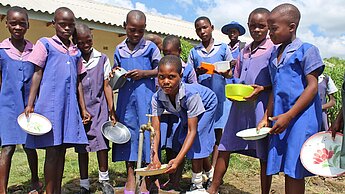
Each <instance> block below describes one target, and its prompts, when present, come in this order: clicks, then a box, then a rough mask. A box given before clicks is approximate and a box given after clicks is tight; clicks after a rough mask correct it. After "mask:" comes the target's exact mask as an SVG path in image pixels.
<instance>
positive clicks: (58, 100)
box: [26, 36, 88, 148]
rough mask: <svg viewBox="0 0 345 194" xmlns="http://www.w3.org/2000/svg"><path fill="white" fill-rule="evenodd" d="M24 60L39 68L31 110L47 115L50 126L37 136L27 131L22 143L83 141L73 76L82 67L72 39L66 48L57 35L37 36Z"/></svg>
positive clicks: (30, 145)
mask: <svg viewBox="0 0 345 194" xmlns="http://www.w3.org/2000/svg"><path fill="white" fill-rule="evenodd" d="M28 61H30V62H31V63H33V64H35V65H37V66H39V67H41V68H43V75H42V80H41V83H40V87H39V92H38V97H37V100H36V102H35V106H34V112H36V113H38V114H41V115H43V116H45V117H47V118H48V119H49V120H50V122H51V123H52V130H51V131H50V132H49V133H47V134H44V135H41V136H33V135H28V138H27V141H26V146H27V147H28V148H45V147H49V146H58V145H62V144H67V145H74V144H87V143H88V141H87V137H86V133H85V130H84V126H83V123H82V119H81V116H80V112H79V107H78V100H77V76H78V74H80V73H83V72H84V71H85V69H84V68H83V66H82V63H81V62H80V52H79V50H78V48H77V47H76V46H75V45H73V44H72V43H71V45H70V47H69V48H67V47H66V46H65V45H64V44H63V43H62V42H61V40H60V39H59V38H58V37H57V36H53V37H52V38H41V39H39V40H38V41H37V43H36V45H35V46H34V48H33V51H32V54H31V55H30V57H29V59H28Z"/></svg>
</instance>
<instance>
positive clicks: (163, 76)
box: [158, 63, 181, 97]
mask: <svg viewBox="0 0 345 194" xmlns="http://www.w3.org/2000/svg"><path fill="white" fill-rule="evenodd" d="M180 82H181V74H179V73H178V72H177V67H176V65H174V64H169V63H167V64H164V65H161V66H160V67H159V71H158V84H159V86H160V87H161V88H162V90H163V92H164V93H165V94H167V95H169V96H172V97H174V96H176V94H177V93H178V90H179V85H180Z"/></svg>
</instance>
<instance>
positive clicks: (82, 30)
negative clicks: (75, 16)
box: [75, 23, 91, 33]
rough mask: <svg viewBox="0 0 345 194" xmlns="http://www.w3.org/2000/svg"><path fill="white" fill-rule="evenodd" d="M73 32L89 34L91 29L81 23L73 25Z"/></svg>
mask: <svg viewBox="0 0 345 194" xmlns="http://www.w3.org/2000/svg"><path fill="white" fill-rule="evenodd" d="M75 30H76V33H91V29H90V28H89V26H88V25H86V24H83V23H77V24H76V25H75Z"/></svg>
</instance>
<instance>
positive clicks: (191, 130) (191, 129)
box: [166, 117, 198, 173]
mask: <svg viewBox="0 0 345 194" xmlns="http://www.w3.org/2000/svg"><path fill="white" fill-rule="evenodd" d="M197 127H198V117H193V118H188V132H187V136H186V139H185V140H184V142H183V145H182V148H181V150H180V152H179V153H178V154H177V156H176V158H174V159H172V160H170V161H169V165H170V166H171V167H170V168H169V169H168V170H167V171H166V173H173V172H175V171H176V169H177V167H178V166H179V165H180V164H181V163H182V161H183V159H184V157H185V156H186V154H187V152H188V151H189V150H190V148H191V147H192V145H193V143H194V139H195V137H196V131H197Z"/></svg>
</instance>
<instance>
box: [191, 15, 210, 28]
mask: <svg viewBox="0 0 345 194" xmlns="http://www.w3.org/2000/svg"><path fill="white" fill-rule="evenodd" d="M200 20H206V21H207V22H208V23H209V24H210V25H211V26H212V23H211V20H210V18H208V17H206V16H200V17H198V18H196V20H195V21H194V26H196V23H198V22H199V21H200Z"/></svg>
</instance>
